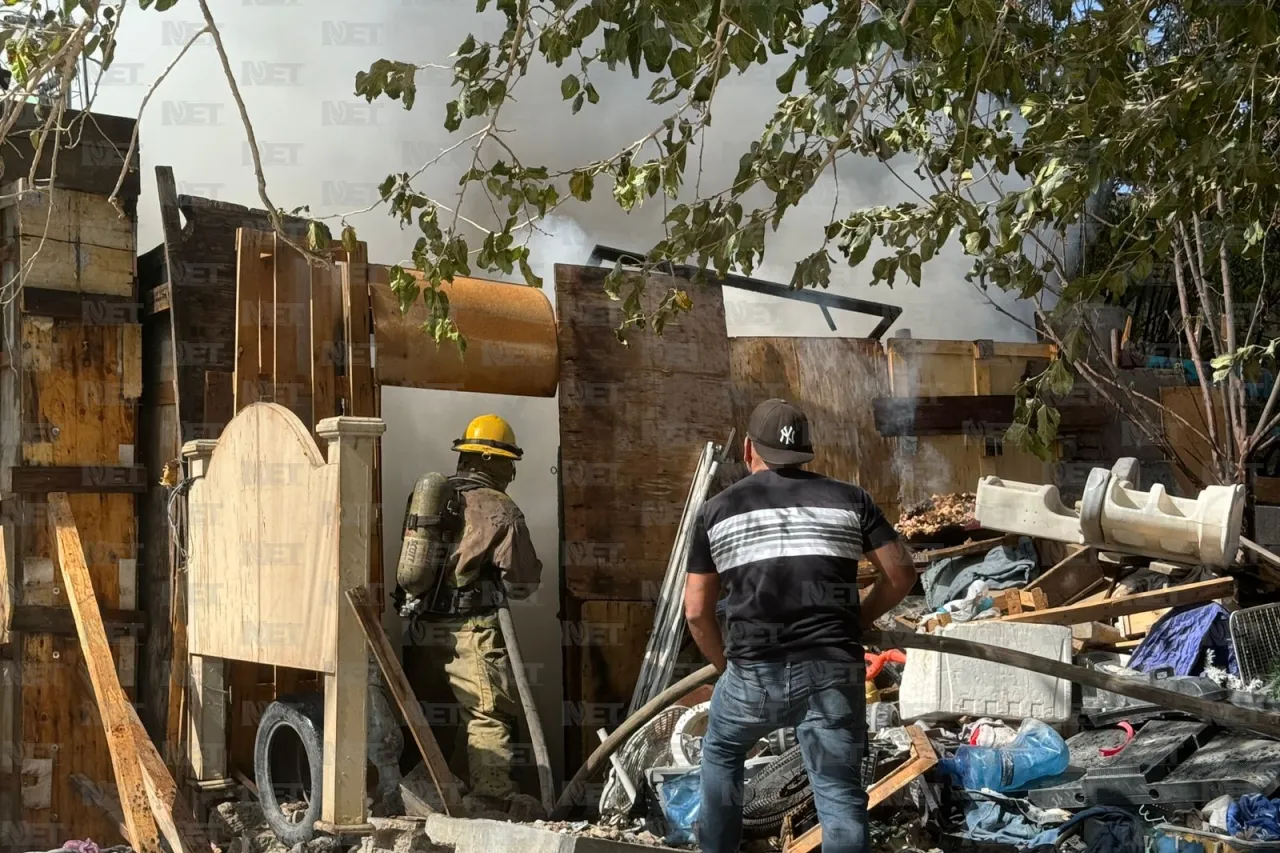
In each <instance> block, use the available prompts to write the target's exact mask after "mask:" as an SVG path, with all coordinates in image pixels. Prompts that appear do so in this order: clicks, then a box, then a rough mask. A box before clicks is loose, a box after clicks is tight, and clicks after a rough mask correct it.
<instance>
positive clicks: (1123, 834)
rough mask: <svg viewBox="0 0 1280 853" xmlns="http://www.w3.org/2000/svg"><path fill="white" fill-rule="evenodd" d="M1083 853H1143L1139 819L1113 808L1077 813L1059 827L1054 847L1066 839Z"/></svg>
mask: <svg viewBox="0 0 1280 853" xmlns="http://www.w3.org/2000/svg"><path fill="white" fill-rule="evenodd" d="M1073 837H1074V838H1075V839H1076V841H1077V842H1079V843H1078V844H1077V845H1075V846H1079V847H1082V848H1083V850H1084V851H1085V853H1143V851H1144V850H1145V849H1146V830H1145V828H1144V826H1143V824H1142V818H1141V817H1139V816H1138V815H1137V814H1134V813H1133V812H1130V811H1126V810H1124V809H1121V808H1116V807H1114V806H1094V807H1093V808H1090V809H1085V810H1084V811H1082V812H1077V813H1076V815H1075V816H1074V817H1073V818H1071V819H1070V820H1069V821H1067V822H1066V823H1064V824H1063V825H1062V826H1060V827H1058V838H1057V846H1058V847H1062V846H1063V842H1064V841H1066V840H1067V839H1069V838H1073Z"/></svg>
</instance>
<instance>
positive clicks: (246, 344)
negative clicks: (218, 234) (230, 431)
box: [234, 228, 271, 412]
mask: <svg viewBox="0 0 1280 853" xmlns="http://www.w3.org/2000/svg"><path fill="white" fill-rule="evenodd" d="M270 236H271V235H269V234H266V235H264V234H263V233H261V232H258V231H253V230H250V229H248V228H240V229H237V231H236V259H237V260H236V327H235V328H236V350H235V371H234V373H235V411H237V412H238V411H240V410H241V409H243V408H244V407H245V406H248V405H250V404H251V403H256V402H258V401H259V400H261V399H263V396H262V388H261V385H260V378H261V375H262V369H263V365H262V342H261V334H262V328H261V325H260V319H259V312H260V311H261V310H262V306H261V303H262V292H263V289H264V288H266V287H268V286H270V282H269V279H268V278H267V275H268V272H269V269H268V267H267V266H266V265H265V264H264V262H263V260H262V257H261V252H262V250H263V248H264V247H265V246H264V244H265V243H266V241H267V240H268V239H270Z"/></svg>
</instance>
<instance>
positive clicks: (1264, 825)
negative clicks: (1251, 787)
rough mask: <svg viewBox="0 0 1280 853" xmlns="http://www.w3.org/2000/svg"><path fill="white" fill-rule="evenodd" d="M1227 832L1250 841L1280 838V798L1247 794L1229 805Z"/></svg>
mask: <svg viewBox="0 0 1280 853" xmlns="http://www.w3.org/2000/svg"><path fill="white" fill-rule="evenodd" d="M1227 832H1230V833H1231V834H1232V835H1234V836H1236V837H1237V838H1245V839H1248V840H1250V841H1275V840H1277V839H1280V799H1276V800H1268V799H1267V798H1266V797H1264V796H1262V795H1261V794H1245V795H1244V796H1243V797H1241V798H1240V799H1238V800H1235V801H1234V802H1232V803H1231V805H1229V806H1227Z"/></svg>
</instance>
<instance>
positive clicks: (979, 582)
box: [583, 465, 1280, 853]
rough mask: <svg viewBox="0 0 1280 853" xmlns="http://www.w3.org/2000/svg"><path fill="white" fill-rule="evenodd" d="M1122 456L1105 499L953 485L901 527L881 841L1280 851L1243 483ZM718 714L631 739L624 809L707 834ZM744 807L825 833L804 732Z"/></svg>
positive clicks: (1277, 686)
mask: <svg viewBox="0 0 1280 853" xmlns="http://www.w3.org/2000/svg"><path fill="white" fill-rule="evenodd" d="M1122 468H1123V466H1121V465H1118V466H1117V468H1116V469H1114V470H1113V471H1112V472H1107V471H1105V470H1104V469H1099V471H1101V474H1100V475H1099V476H1098V477H1096V478H1095V480H1096V489H1095V491H1094V492H1093V493H1092V499H1093V500H1094V505H1095V507H1102V508H1103V509H1101V510H1099V509H1096V508H1095V509H1094V510H1091V509H1090V508H1089V507H1087V506H1081V505H1077V506H1076V507H1075V508H1074V509H1068V508H1065V507H1062V506H1061V504H1060V503H1059V502H1058V501H1057V495H1056V491H1053V490H1052V487H1038V486H1031V485H1028V484H1009V483H1002V482H1000V481H995V482H994V483H992V484H988V485H987V486H985V487H986V488H987V489H988V491H987V492H986V506H985V510H984V506H983V492H982V489H983V488H984V486H983V485H980V491H979V494H978V495H977V501H976V506H975V495H973V494H965V495H935V496H934V497H933V498H932V499H931V500H930V501H929V502H927V504H926V505H922V506H919V507H914V508H912V510H911V511H910V512H909V513H907V514H905V515H904V518H903V519H902V521H900V522H899V526H898V529H899V532H900V533H902V534H903V535H904V538H907V539H908V541H910V542H913V543H915V545H916V557H917V567H918V569H919V570H920V585H919V589H918V593H919V594H917V595H914V596H912V597H910V598H909V599H908V600H907V601H904V602H903V603H902V605H900V606H899V607H898V608H895V610H894V611H893V612H892V613H890V614H888V615H887V616H886V617H884V618H883V619H882V620H881V621H880V623H879V624H878V625H877V627H878V628H880V629H881V631H882V633H879V634H877V635H875V636H874V637H868V644H869V645H876V646H878V647H879V648H880V649H881V650H882V651H879V652H873V651H868V652H867V656H866V657H867V686H866V692H867V728H868V731H869V735H870V737H869V743H870V750H869V755H868V759H867V761H866V763H865V765H864V778H865V779H866V781H867V785H868V794H869V800H870V808H871V810H872V811H871V815H870V817H871V840H872V846H873V847H875V848H877V849H878V848H880V847H881V846H882V845H883V846H885V847H890V848H892V849H898V850H901V849H923V850H928V849H932V848H936V847H941V848H948V847H951V846H956V845H957V844H983V845H991V844H994V845H999V846H1005V847H1011V848H1015V849H1024V850H1025V849H1039V848H1046V847H1055V848H1061V847H1067V848H1073V849H1077V850H1090V851H1100V853H1101V851H1107V853H1121V851H1130V850H1132V851H1135V853H1137V851H1141V850H1144V849H1146V848H1147V846H1148V844H1149V843H1154V845H1155V848H1156V849H1158V850H1160V851H1170V853H1174V851H1182V850H1184V849H1186V850H1189V849H1192V848H1194V849H1196V850H1203V849H1207V848H1210V847H1212V848H1213V849H1241V848H1242V845H1244V846H1248V845H1249V844H1252V843H1256V842H1280V798H1277V799H1270V798H1271V797H1272V796H1273V795H1275V794H1277V792H1278V791H1280V714H1278V713H1277V712H1280V604H1267V605H1263V606H1261V607H1250V608H1243V609H1241V608H1240V607H1238V605H1237V604H1236V601H1235V597H1236V586H1235V580H1234V579H1233V577H1232V576H1231V574H1230V572H1231V571H1232V570H1233V569H1234V567H1235V566H1237V565H1239V564H1240V563H1242V562H1247V561H1246V559H1245V554H1246V552H1244V551H1239V550H1238V547H1239V546H1241V545H1243V546H1246V547H1253V548H1256V546H1252V543H1250V542H1249V540H1247V539H1242V538H1241V537H1240V535H1239V518H1240V514H1239V512H1237V511H1236V509H1237V508H1238V507H1237V506H1236V502H1237V501H1240V500H1242V495H1241V494H1239V493H1232V492H1229V491H1228V492H1214V493H1212V494H1209V493H1207V492H1206V493H1205V494H1202V495H1201V496H1200V497H1199V498H1197V499H1195V500H1194V501H1191V500H1189V499H1177V501H1183V503H1181V504H1179V503H1177V502H1176V501H1174V499H1170V498H1167V497H1166V496H1165V495H1163V493H1162V492H1161V490H1159V488H1158V487H1157V488H1156V489H1154V490H1152V491H1151V492H1150V493H1143V492H1139V491H1137V490H1135V489H1134V488H1133V485H1132V481H1133V479H1136V476H1135V474H1134V473H1133V470H1132V469H1131V468H1124V469H1123V470H1122ZM992 479H993V480H994V478H992ZM984 482H985V481H984ZM993 487H996V488H998V489H1000V490H1003V491H1000V492H999V493H996V492H995V491H993ZM1220 488H1225V487H1220ZM1019 490H1020V491H1019ZM1104 491H1105V496H1104V497H1100V495H1102V493H1103V492H1104ZM1019 501H1025V502H1026V505H1027V506H1029V507H1031V508H1032V509H1030V510H1028V509H1026V507H1024V506H1022V505H1021V504H1020V503H1019ZM1107 501H1110V502H1111V503H1107ZM1193 503H1194V504H1195V506H1194V507H1193V506H1192V504H1193ZM1170 507H1172V508H1173V509H1170ZM1126 511H1131V512H1133V513H1134V515H1132V516H1126V515H1125V512H1126ZM1091 512H1094V513H1102V518H1101V520H1098V519H1097V517H1096V515H1094V516H1091V515H1090V513H1091ZM1037 513H1039V514H1037ZM1161 513H1164V515H1161ZM1050 516H1052V517H1050ZM1215 518H1217V519H1225V520H1223V521H1220V522H1218V521H1214V519H1215ZM1009 519H1014V521H1013V522H1012V523H1011V522H1010V521H1009ZM1072 524H1075V525H1076V528H1075V529H1084V530H1085V533H1084V534H1083V535H1082V536H1080V537H1078V538H1075V539H1073V538H1071V536H1073V535H1074V534H1073V533H1072V528H1071V525H1072ZM1214 524H1218V525H1219V526H1218V527H1214ZM1090 525H1094V527H1090ZM1162 525H1163V527H1162ZM957 530H961V531H964V536H966V537H968V541H963V542H960V544H955V532H956V531H957ZM1036 530H1043V531H1045V534H1046V535H1045V536H1044V537H1043V538H1042V537H1041V536H1039V535H1033V534H1034V533H1035V531H1036ZM1064 531H1066V532H1065V533H1064ZM1099 531H1100V532H1099ZM1170 531H1172V532H1170ZM1144 537H1145V538H1144ZM923 540H930V541H932V542H933V543H935V544H936V545H937V546H939V547H933V548H924V547H920V543H921V542H922V541H923ZM1185 543H1192V544H1190V545H1185V547H1184V544H1185ZM1179 548H1183V549H1184V550H1182V551H1181V552H1179V551H1178V549H1179ZM1215 548H1216V549H1218V550H1216V551H1215ZM1223 549H1225V550H1226V552H1227V553H1226V555H1225V556H1224V554H1223ZM861 574H862V573H860V575H861ZM873 577H874V573H872V579H873ZM673 588H674V587H673ZM904 629H905V630H904ZM907 631H909V632H910V633H907ZM957 641H961V642H957ZM664 642H666V641H664ZM667 644H668V645H669V642H667ZM975 644H980V645H975ZM661 646H662V644H659V643H655V645H654V649H653V652H654V653H655V654H659V653H663V649H662V648H661ZM895 646H896V648H895ZM1073 682H1074V683H1075V684H1079V685H1082V687H1081V688H1080V689H1074V684H1073ZM653 692H654V690H653V689H652V688H650V689H649V692H648V695H647V696H646V697H644V698H650V697H651V696H652V694H653ZM633 704H634V703H633ZM706 708H707V705H706V697H705V694H703V695H699V696H693V697H686V699H685V700H682V701H681V702H678V703H677V704H676V705H674V706H672V707H671V708H668V709H667V710H665V711H662V712H660V713H658V714H657V715H655V716H654V717H653V718H652V719H651V720H649V722H648V723H646V724H645V725H644V726H643V727H641V728H640V729H639V730H638V731H636V733H635V734H633V735H632V736H631V737H630V738H629V739H628V740H627V741H626V742H625V744H624V745H623V747H622V748H621V749H620V750H619V751H618V753H617V754H616V755H615V756H614V757H613V759H612V761H613V767H612V771H611V774H610V778H609V781H608V783H607V784H606V787H605V791H604V795H603V796H602V797H601V800H600V803H599V807H600V811H601V813H602V814H603V815H605V816H606V817H607V818H610V819H612V820H614V821H632V822H633V824H632V825H633V827H635V828H639V827H644V828H645V829H647V830H648V831H649V832H650V833H652V835H653V836H654V837H661V838H662V839H663V840H664V842H665V843H666V844H668V845H671V846H686V847H687V846H691V845H692V842H693V834H692V827H693V824H694V823H695V822H696V820H697V814H698V808H699V803H698V784H697V780H698V776H699V770H698V761H699V757H700V752H701V741H700V737H701V734H702V733H703V732H705V730H706ZM743 812H744V819H745V834H746V837H747V839H748V840H749V841H751V842H754V843H757V844H761V845H763V846H765V847H768V848H770V849H775V850H781V851H782V853H812V851H814V850H816V849H817V848H818V847H819V846H820V844H821V829H820V828H819V827H818V825H817V815H816V811H815V808H814V801H813V793H812V790H811V789H810V787H809V783H808V778H807V775H806V773H805V770H804V766H803V762H802V760H801V757H800V751H799V748H798V747H797V746H796V745H795V732H794V730H789V729H783V730H779V731H777V732H775V733H773V735H771V736H770V737H769V738H766V739H764V740H762V741H761V742H760V743H759V744H758V745H757V747H756V748H755V749H754V750H753V751H752V753H751V754H750V757H749V759H748V762H747V781H746V790H745V797H744V805H743ZM585 826H586V824H583V827H585Z"/></svg>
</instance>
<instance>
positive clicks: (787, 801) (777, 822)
mask: <svg viewBox="0 0 1280 853" xmlns="http://www.w3.org/2000/svg"><path fill="white" fill-rule="evenodd" d="M812 801H813V789H812V788H810V787H809V774H808V773H807V772H806V771H805V769H804V757H803V756H802V755H801V754H800V747H799V746H793V747H791V749H788V750H787V751H786V752H784V753H782V755H779V756H778V759H777V760H776V761H774V762H773V763H771V764H770V765H769V766H768V767H766V768H764V769H763V770H761V771H760V772H759V773H757V774H756V775H755V776H753V777H752V778H751V781H749V782H747V784H746V785H745V786H744V787H743V790H742V830H743V833H744V834H746V835H747V836H749V837H752V838H761V837H768V836H770V835H777V834H778V832H779V830H781V829H782V819H783V818H784V817H785V816H787V815H788V814H790V813H791V812H793V811H795V810H796V809H798V808H800V807H802V806H804V805H805V804H806V803H809V802H812Z"/></svg>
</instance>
